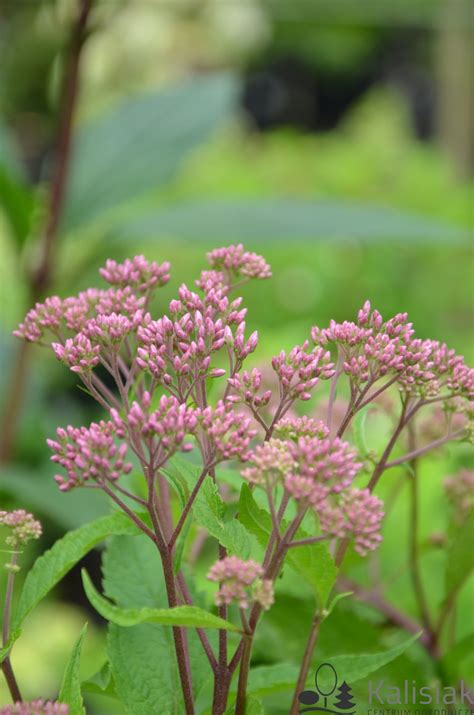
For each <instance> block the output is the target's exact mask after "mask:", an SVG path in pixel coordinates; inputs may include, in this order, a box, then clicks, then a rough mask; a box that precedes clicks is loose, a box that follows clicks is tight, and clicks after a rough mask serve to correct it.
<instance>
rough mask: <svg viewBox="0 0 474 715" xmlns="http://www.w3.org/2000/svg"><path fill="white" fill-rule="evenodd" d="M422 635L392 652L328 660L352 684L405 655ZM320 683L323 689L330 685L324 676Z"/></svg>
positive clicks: (403, 643) (396, 647) (336, 657)
mask: <svg viewBox="0 0 474 715" xmlns="http://www.w3.org/2000/svg"><path fill="white" fill-rule="evenodd" d="M420 635H421V632H420V633H417V634H416V635H414V636H411V637H410V638H408V639H407V640H405V641H403V642H402V643H400V644H399V645H397V646H395V647H394V648H390V650H386V651H383V652H381V653H367V654H364V653H362V654H360V655H336V656H334V658H330V659H328V662H330V663H331V665H332V666H333V667H334V668H335V669H336V672H337V673H344V680H347V682H348V683H351V684H352V683H355V682H356V681H357V680H361V679H362V678H366V677H367V676H368V675H371V673H375V671H377V670H379V669H380V668H382V667H383V666H384V665H387V663H391V662H392V660H395V658H398V656H400V655H402V653H405V651H406V650H408V648H409V647H410V646H411V645H413V643H415V642H416V641H417V640H418V638H419V637H420ZM328 677H329V676H328ZM318 682H319V681H318ZM320 682H321V686H322V687H326V685H327V684H328V683H326V681H325V677H324V675H322V677H321V681H320Z"/></svg>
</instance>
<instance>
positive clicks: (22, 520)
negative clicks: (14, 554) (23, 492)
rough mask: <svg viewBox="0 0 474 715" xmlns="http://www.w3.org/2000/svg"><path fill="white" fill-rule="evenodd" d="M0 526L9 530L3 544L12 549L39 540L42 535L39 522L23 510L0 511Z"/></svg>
mask: <svg viewBox="0 0 474 715" xmlns="http://www.w3.org/2000/svg"><path fill="white" fill-rule="evenodd" d="M0 526H3V527H6V528H7V529H9V535H8V536H7V537H6V539H5V543H6V544H7V546H11V547H12V548H13V549H17V548H19V547H20V546H24V545H25V544H27V543H28V541H30V540H31V539H39V537H40V536H41V534H42V528H41V524H40V522H39V521H37V520H36V519H35V518H34V517H33V514H30V513H29V512H28V511H25V510H24V509H15V511H0Z"/></svg>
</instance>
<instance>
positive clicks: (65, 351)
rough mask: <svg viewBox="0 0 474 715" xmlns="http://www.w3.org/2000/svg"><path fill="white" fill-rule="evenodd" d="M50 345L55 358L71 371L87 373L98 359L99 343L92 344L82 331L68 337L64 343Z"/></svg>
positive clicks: (97, 362)
mask: <svg viewBox="0 0 474 715" xmlns="http://www.w3.org/2000/svg"><path fill="white" fill-rule="evenodd" d="M51 347H52V348H53V350H54V354H55V355H56V357H57V359H58V360H60V361H61V362H63V363H64V364H65V365H67V366H68V367H69V369H70V370H71V371H72V372H79V373H83V374H87V375H88V374H90V373H91V372H92V370H93V369H94V368H95V367H96V365H98V364H99V361H100V345H93V344H92V342H91V341H90V339H89V338H88V337H87V336H86V335H84V333H78V334H77V335H76V336H75V337H74V338H68V339H67V340H66V342H65V343H64V345H63V344H62V343H52V344H51Z"/></svg>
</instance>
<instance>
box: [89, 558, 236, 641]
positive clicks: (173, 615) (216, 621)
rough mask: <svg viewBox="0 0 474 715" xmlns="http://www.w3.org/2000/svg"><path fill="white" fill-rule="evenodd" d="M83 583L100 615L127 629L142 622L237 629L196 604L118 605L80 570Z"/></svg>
mask: <svg viewBox="0 0 474 715" xmlns="http://www.w3.org/2000/svg"><path fill="white" fill-rule="evenodd" d="M82 582H83V584H84V590H85V592H86V595H87V598H88V599H89V601H90V603H91V604H92V605H93V606H94V608H95V609H96V611H97V612H98V613H100V615H101V616H102V617H103V618H106V619H107V620H108V621H111V622H112V623H115V624H116V625H117V626H122V627H123V628H129V627H130V626H138V625H140V624H141V623H160V624H162V625H165V626H185V627H188V628H218V629H223V630H227V631H238V630H239V629H238V628H237V626H234V624H233V623H230V622H229V621H226V620H224V619H223V618H219V616H215V615H214V614H212V613H208V612H207V611H205V610H204V609H202V608H198V607H197V606H175V607H174V608H148V607H144V608H120V607H119V606H115V605H114V604H113V603H111V602H110V601H108V600H107V599H106V598H104V597H103V596H101V595H100V594H99V593H98V592H97V590H96V589H95V588H94V586H93V584H92V581H91V580H90V578H89V576H88V574H87V572H86V571H85V570H84V569H83V570H82Z"/></svg>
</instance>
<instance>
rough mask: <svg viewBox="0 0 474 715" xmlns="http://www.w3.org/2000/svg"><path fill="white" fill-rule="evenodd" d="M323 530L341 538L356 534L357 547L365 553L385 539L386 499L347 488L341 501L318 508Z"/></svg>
mask: <svg viewBox="0 0 474 715" xmlns="http://www.w3.org/2000/svg"><path fill="white" fill-rule="evenodd" d="M318 514H319V518H320V524H321V531H322V532H323V533H325V534H331V535H332V536H337V537H340V538H345V537H353V538H354V548H355V550H356V551H357V553H358V554H360V555H361V556H365V555H366V554H367V553H368V552H369V551H373V550H374V549H376V548H377V547H378V545H379V544H380V542H381V541H382V535H381V533H380V529H381V524H382V519H383V517H384V512H383V502H382V501H381V500H380V499H379V498H378V497H376V496H374V495H373V494H371V493H370V492H369V490H368V489H362V490H359V489H347V490H346V491H344V492H343V493H342V494H341V496H340V499H339V500H338V503H336V505H333V506H332V505H331V504H330V502H326V503H322V504H321V507H320V509H319V510H318Z"/></svg>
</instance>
